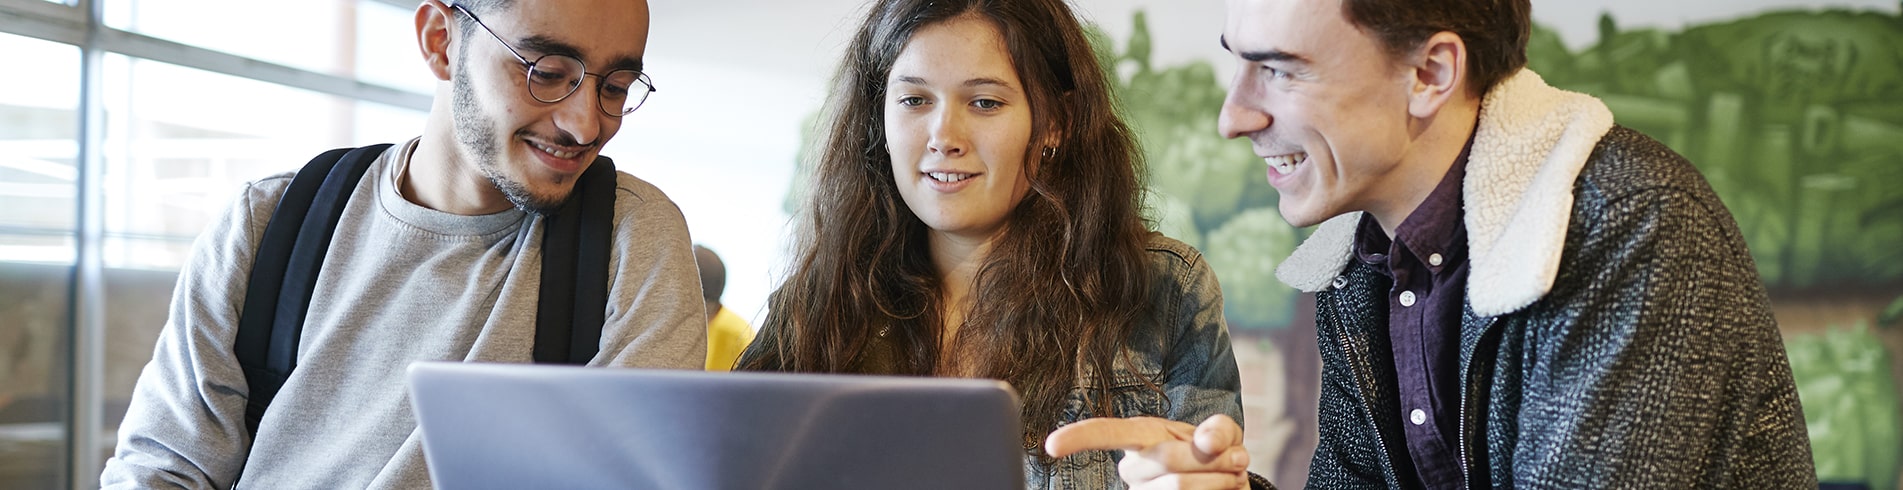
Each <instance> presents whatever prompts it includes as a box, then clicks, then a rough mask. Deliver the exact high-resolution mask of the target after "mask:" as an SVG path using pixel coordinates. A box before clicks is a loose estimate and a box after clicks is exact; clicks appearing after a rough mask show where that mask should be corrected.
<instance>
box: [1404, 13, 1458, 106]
mask: <svg viewBox="0 0 1903 490" xmlns="http://www.w3.org/2000/svg"><path fill="white" fill-rule="evenodd" d="M1412 59H1413V62H1412V63H1411V64H1410V66H1408V67H1407V69H1408V71H1409V80H1408V81H1409V88H1408V98H1407V111H1408V114H1409V115H1412V116H1414V117H1416V118H1422V119H1426V118H1431V117H1433V116H1434V115H1435V114H1437V113H1439V112H1440V109H1441V108H1442V107H1445V106H1446V105H1447V101H1449V100H1452V99H1453V98H1454V97H1456V96H1458V95H1460V91H1462V90H1466V83H1467V43H1466V42H1465V41H1462V40H1461V39H1460V35H1458V34H1454V33H1452V32H1447V31H1441V32H1439V33H1436V34H1434V35H1433V36H1429V37H1428V38H1427V41H1424V42H1422V43H1421V47H1420V49H1419V50H1418V51H1416V52H1415V54H1414V56H1413V57H1412Z"/></svg>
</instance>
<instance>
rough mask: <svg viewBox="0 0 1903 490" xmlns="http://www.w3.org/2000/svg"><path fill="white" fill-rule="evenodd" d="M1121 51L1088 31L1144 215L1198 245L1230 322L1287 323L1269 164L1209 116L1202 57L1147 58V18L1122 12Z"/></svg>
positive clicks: (1211, 106)
mask: <svg viewBox="0 0 1903 490" xmlns="http://www.w3.org/2000/svg"><path fill="white" fill-rule="evenodd" d="M1131 23H1132V28H1131V34H1130V38H1129V39H1128V40H1127V41H1126V42H1125V43H1124V47H1123V49H1121V50H1119V49H1116V48H1115V47H1114V43H1113V42H1112V41H1111V40H1110V39H1109V38H1108V37H1107V36H1105V35H1103V34H1102V32H1100V31H1098V30H1096V29H1091V30H1090V36H1091V41H1092V44H1093V45H1094V46H1095V48H1096V50H1097V55H1098V58H1099V59H1100V60H1101V61H1103V65H1104V66H1105V67H1106V69H1107V70H1109V71H1110V72H1111V73H1109V74H1108V75H1109V78H1111V79H1112V80H1113V81H1114V83H1115V84H1116V87H1115V89H1116V93H1117V96H1118V97H1117V99H1118V104H1119V111H1120V112H1121V114H1122V115H1123V118H1124V121H1125V122H1127V123H1129V124H1130V126H1131V127H1132V128H1133V129H1134V130H1135V131H1136V133H1137V139H1138V142H1139V144H1140V145H1141V146H1142V148H1143V156H1144V161H1145V162H1146V164H1147V165H1148V169H1149V182H1150V192H1149V205H1150V216H1151V219H1152V220H1153V221H1155V222H1156V227H1157V229H1158V230H1159V231H1162V232H1164V233H1165V234H1167V235H1170V236H1172V237H1175V238H1177V239H1179V240H1182V241H1184V242H1186V243H1189V244H1191V245H1195V246H1196V247H1197V248H1199V249H1201V250H1202V251H1203V254H1204V258H1205V259H1207V260H1208V261H1209V265H1210V268H1212V269H1214V270H1215V271H1216V275H1217V278H1218V280H1220V281H1221V283H1222V286H1223V298H1224V309H1223V311H1224V316H1225V317H1227V318H1228V320H1229V324H1230V327H1231V328H1238V329H1252V328H1257V329H1259V328H1280V327H1283V326H1286V325H1288V323H1289V319H1290V316H1291V313H1292V308H1291V305H1292V304H1293V302H1294V299H1295V297H1296V296H1297V294H1298V293H1297V292H1296V291H1295V290H1294V289H1292V288H1289V287H1288V286H1286V285H1283V284H1282V283H1281V282H1279V281H1277V280H1276V279H1275V274H1274V273H1275V266H1276V265H1277V264H1278V263H1279V262H1280V261H1281V260H1282V259H1284V258H1286V257H1288V255H1289V253H1291V252H1293V251H1294V250H1295V245H1296V244H1297V243H1298V242H1297V240H1298V238H1299V236H1298V235H1299V234H1300V233H1299V231H1298V230H1296V229H1294V228H1293V227H1290V226H1289V225H1288V223H1287V222H1285V221H1283V220H1282V217H1281V214H1280V213H1279V212H1277V211H1276V210H1275V203H1276V193H1275V188H1274V187H1270V186H1269V185H1268V181H1267V178H1266V176H1265V172H1267V170H1268V168H1267V167H1266V166H1265V165H1264V164H1263V163H1262V159H1261V158H1258V157H1256V155H1255V152H1254V150H1252V149H1251V148H1250V147H1249V143H1248V142H1247V141H1241V140H1233V141H1232V140H1227V139H1224V138H1223V137H1222V135H1221V134H1220V133H1218V132H1217V129H1216V119H1217V117H1218V115H1219V114H1220V113H1221V111H1222V102H1223V99H1224V98H1225V97H1226V96H1227V95H1228V92H1227V91H1226V90H1225V89H1224V87H1223V84H1222V83H1220V82H1219V81H1218V80H1216V70H1215V68H1213V67H1211V66H1210V65H1209V63H1207V62H1203V61H1195V62H1190V63H1185V64H1182V65H1178V66H1172V67H1157V66H1155V65H1154V64H1153V63H1152V62H1151V57H1150V53H1151V39H1150V29H1149V19H1148V16H1147V15H1146V14H1145V13H1144V12H1143V11H1137V12H1135V13H1134V14H1132V16H1131Z"/></svg>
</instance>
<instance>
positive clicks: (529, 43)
mask: <svg viewBox="0 0 1903 490" xmlns="http://www.w3.org/2000/svg"><path fill="white" fill-rule="evenodd" d="M517 44H520V45H521V47H522V49H526V50H529V51H535V52H538V53H542V54H559V55H563V56H568V57H571V58H575V59H578V60H579V59H582V55H581V50H580V49H576V48H575V46H574V45H572V44H568V43H565V42H561V41H557V40H555V39H554V38H550V37H548V36H542V35H535V36H529V37H526V38H523V39H522V40H521V41H517ZM529 61H535V60H529ZM583 64H587V63H586V62H583ZM641 68H642V63H641V58H639V57H631V56H617V57H615V58H613V59H610V60H608V65H607V66H606V67H604V68H598V70H600V71H601V72H602V73H604V74H605V73H608V72H611V71H615V70H634V71H641Z"/></svg>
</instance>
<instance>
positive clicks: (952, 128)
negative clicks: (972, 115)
mask: <svg viewBox="0 0 1903 490" xmlns="http://www.w3.org/2000/svg"><path fill="white" fill-rule="evenodd" d="M969 145H970V142H968V141H966V137H965V127H964V118H963V117H960V116H959V111H958V110H957V109H952V108H946V109H939V111H938V114H936V117H933V118H932V121H931V139H930V140H928V141H926V142H925V150H926V151H928V152H931V153H933V154H936V155H941V156H944V157H946V158H956V157H961V156H964V155H965V152H966V147H967V146H969Z"/></svg>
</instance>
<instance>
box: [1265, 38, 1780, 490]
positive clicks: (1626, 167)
mask: <svg viewBox="0 0 1903 490" xmlns="http://www.w3.org/2000/svg"><path fill="white" fill-rule="evenodd" d="M1463 183H1464V189H1463V193H1462V203H1463V206H1464V207H1465V210H1466V212H1465V219H1466V224H1467V228H1468V230H1469V242H1470V243H1469V248H1470V255H1469V256H1470V257H1471V259H1470V260H1472V261H1473V262H1472V264H1471V265H1470V267H1471V269H1470V270H1471V276H1470V277H1469V283H1468V289H1467V297H1466V299H1467V307H1466V309H1465V312H1464V315H1463V320H1462V322H1461V339H1460V363H1459V366H1460V374H1459V375H1460V376H1461V380H1462V385H1463V386H1464V389H1463V395H1464V396H1463V398H1462V399H1461V409H1460V415H1459V416H1460V417H1461V419H1460V430H1459V443H1460V444H1459V445H1460V447H1459V451H1458V453H1459V457H1460V459H1461V466H1462V470H1463V471H1462V472H1463V475H1464V476H1465V480H1466V483H1467V487H1468V488H1522V489H1526V488H1674V489H1677V488H1753V489H1776V488H1816V486H1817V482H1816V472H1815V469H1814V468H1813V466H1812V461H1811V451H1810V443H1809V439H1808V438H1807V437H1806V435H1805V429H1804V417H1803V411H1802V409H1801V408H1800V406H1799V404H1798V399H1797V390H1796V388H1795V385H1794V384H1793V382H1792V378H1791V369H1790V363H1789V361H1788V360H1787V358H1786V357H1785V352H1784V344H1783V342H1782V340H1781V338H1780V337H1779V334H1778V330H1777V324H1776V321H1775V320H1774V319H1773V318H1772V316H1771V312H1770V304H1769V301H1768V299H1767V298H1766V295H1765V292H1764V287H1763V285H1762V284H1761V283H1760V281H1759V280H1758V275H1757V272H1756V266H1755V265H1754V264H1753V262H1752V260H1751V255H1750V253H1749V252H1748V251H1747V250H1746V248H1745V243H1744V239H1743V237H1742V235H1740V234H1739V232H1738V228H1737V224H1736V222H1735V220H1733V218H1732V217H1731V214H1730V213H1729V212H1728V211H1726V210H1725V207H1724V205H1723V203H1721V202H1719V200H1718V196H1717V195H1716V194H1714V193H1713V192H1712V190H1711V188H1710V186H1709V185H1708V184H1707V183H1706V182H1705V180H1704V178H1703V177H1701V176H1700V175H1699V174H1698V171H1697V170H1696V169H1695V168H1693V167H1692V166H1691V164H1689V163H1688V162H1686V161H1685V159H1684V158H1683V157H1681V156H1679V155H1678V154H1676V153H1673V152H1672V151H1671V150H1670V149H1668V148H1666V147H1665V146H1664V145H1662V144H1660V143H1658V142H1657V141H1654V140H1652V139H1651V138H1648V137H1646V136H1645V135H1642V134H1639V133H1638V132H1635V131H1632V130H1629V129H1626V128H1623V127H1615V126H1614V125H1613V124H1612V117H1611V113H1610V112H1609V111H1607V110H1606V108H1605V105H1604V104H1602V103H1600V102H1599V101H1598V100H1597V99H1593V98H1592V97H1589V96H1585V95H1581V94H1575V93H1570V92H1565V91H1561V90H1559V89H1555V88H1552V87H1550V86H1547V85H1546V84H1545V82H1544V81H1542V80H1541V79H1540V78H1539V76H1538V75H1536V74H1534V73H1532V72H1531V71H1522V72H1521V73H1519V74H1517V75H1515V76H1514V77H1512V78H1509V79H1508V80H1507V81H1504V82H1502V83H1501V84H1500V85H1499V86H1496V87H1495V88H1494V89H1493V90H1491V91H1489V93H1488V95H1487V96H1486V98H1485V99H1484V101H1483V103H1482V108H1481V120H1480V123H1479V124H1478V127H1477V129H1476V133H1475V140H1474V148H1473V153H1472V155H1471V158H1470V159H1469V160H1468V175H1467V177H1466V180H1465V181H1464V182H1463ZM1359 219H1360V214H1359V213H1352V214H1348V215H1343V216H1340V217H1337V218H1335V219H1332V220H1330V221H1329V222H1327V223H1324V224H1322V225H1321V226H1320V227H1319V228H1318V229H1317V230H1316V232H1315V233H1314V234H1313V235H1312V236H1311V237H1310V239H1309V240H1308V241H1307V242H1305V243H1304V244H1303V245H1302V246H1301V247H1300V248H1298V249H1297V251H1296V252H1295V253H1294V254H1293V255H1291V256H1290V258H1289V260H1288V261H1285V262H1284V264H1283V265H1282V266H1281V268H1280V269H1279V270H1278V271H1277V276H1278V277H1279V278H1281V279H1282V280H1283V281H1284V282H1287V283H1289V284H1290V285H1293V286H1295V287H1297V288H1299V289H1302V290H1304V291H1308V292H1313V293H1315V297H1316V303H1317V304H1316V323H1317V325H1318V327H1317V335H1318V336H1319V340H1320V346H1321V357H1322V390H1321V405H1320V407H1321V408H1320V424H1321V426H1320V430H1321V441H1320V446H1319V447H1318V448H1317V450H1316V454H1315V459H1314V461H1313V463H1312V466H1311V467H1310V473H1309V482H1308V484H1309V486H1310V487H1312V488H1413V487H1418V486H1419V483H1418V482H1414V481H1412V480H1413V478H1414V476H1413V474H1412V472H1411V471H1396V468H1405V466H1400V465H1408V464H1411V463H1409V462H1408V461H1407V459H1406V457H1405V456H1404V455H1403V454H1402V453H1399V452H1396V450H1398V449H1401V448H1402V447H1403V444H1404V441H1403V435H1402V432H1401V431H1402V429H1401V423H1402V421H1401V420H1402V418H1401V407H1400V406H1399V404H1398V402H1397V394H1396V388H1395V383H1396V381H1395V376H1396V374H1395V368H1394V363H1393V361H1392V357H1391V355H1390V346H1389V341H1388V333H1387V321H1386V319H1387V318H1388V316H1387V315H1388V313H1387V311H1386V310H1387V305H1388V301H1387V298H1386V295H1387V294H1388V292H1389V289H1390V284H1389V283H1388V282H1387V281H1388V280H1387V279H1386V277H1385V276H1383V275H1382V274H1380V273H1379V272H1378V271H1376V270H1374V269H1373V267H1372V266H1368V265H1365V264H1361V263H1359V262H1358V261H1352V260H1349V257H1350V255H1351V248H1350V245H1351V244H1352V243H1353V235H1354V234H1353V232H1354V228H1355V226H1354V225H1355V223H1356V222H1357V221H1358V220H1359Z"/></svg>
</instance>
